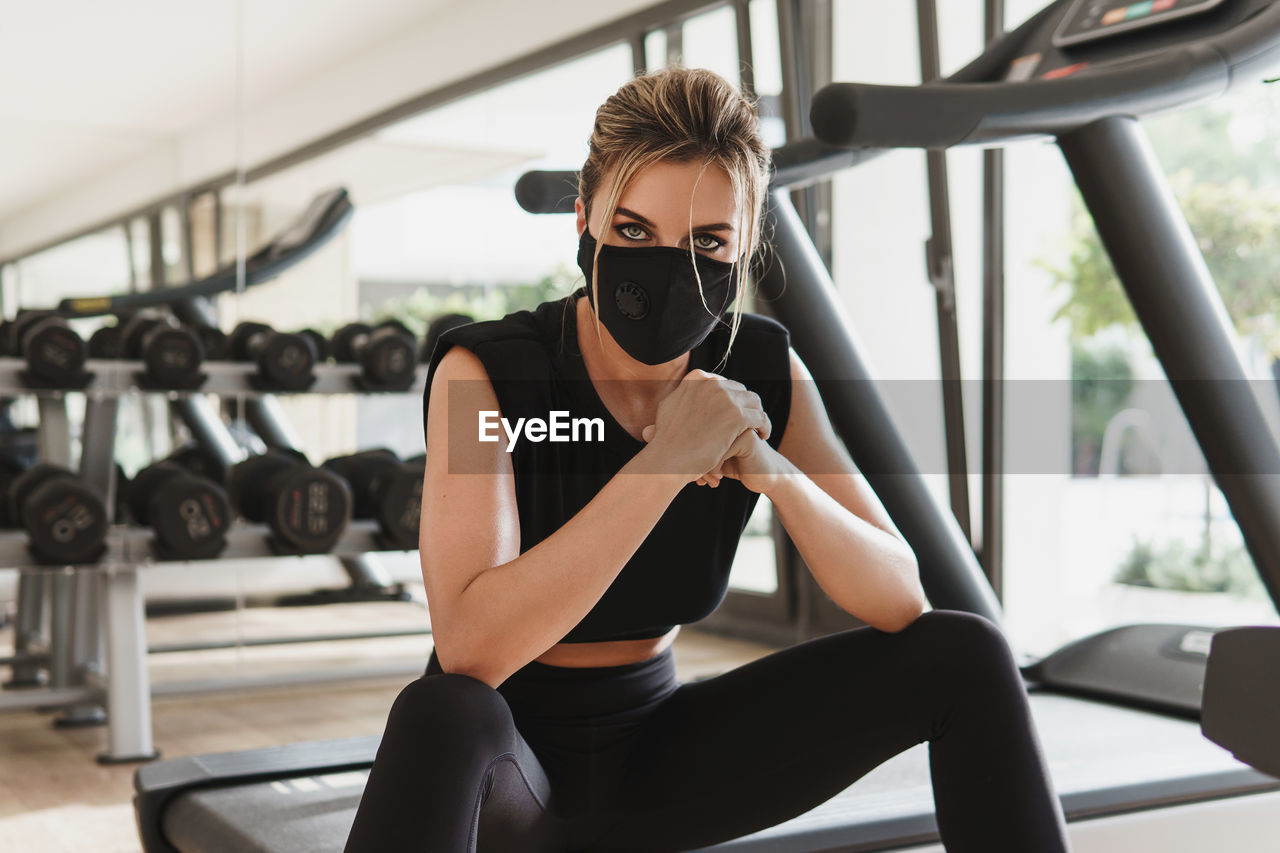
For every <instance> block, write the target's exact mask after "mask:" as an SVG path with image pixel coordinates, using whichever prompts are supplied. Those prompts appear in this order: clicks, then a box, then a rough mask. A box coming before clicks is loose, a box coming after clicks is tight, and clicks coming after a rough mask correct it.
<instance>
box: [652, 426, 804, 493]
mask: <svg viewBox="0 0 1280 853" xmlns="http://www.w3.org/2000/svg"><path fill="white" fill-rule="evenodd" d="M652 429H653V427H645V429H644V435H645V438H646V440H647V439H648V436H649V435H650V434H651V432H650V431H651V430H652ZM788 469H789V466H788V465H787V464H786V459H785V458H784V457H783V456H782V454H780V453H778V451H777V450H774V449H773V448H772V447H771V446H770V445H769V444H768V442H766V441H765V440H764V439H762V438H761V437H760V435H759V433H757V432H756V431H755V430H753V429H749V430H746V431H745V432H743V433H742V434H741V435H740V436H738V438H737V439H735V440H734V442H733V444H732V445H731V446H730V448H729V452H728V453H726V454H725V458H724V459H723V460H721V462H720V464H719V465H717V466H716V467H715V468H714V469H713V470H711V471H708V472H707V473H705V474H703V475H702V476H701V477H699V478H698V479H697V480H696V481H695V482H696V483H697V484H698V485H699V486H710V487H711V488H713V489H714V488H716V487H717V486H719V485H720V481H721V480H722V479H724V478H725V477H729V478H731V479H734V480H737V481H739V482H740V483H742V485H743V486H745V487H746V488H748V489H749V490H751V491H753V492H755V493H756V494H759V495H763V494H768V493H769V491H770V490H772V489H773V487H774V485H775V484H776V483H777V482H778V478H779V477H781V476H782V475H783V474H784V473H786V472H787V470H788ZM790 470H794V469H790Z"/></svg>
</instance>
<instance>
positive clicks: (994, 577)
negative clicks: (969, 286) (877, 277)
mask: <svg viewBox="0 0 1280 853" xmlns="http://www.w3.org/2000/svg"><path fill="white" fill-rule="evenodd" d="M984 11H985V20H984V28H983V29H984V31H985V32H984V35H985V36H986V41H987V44H992V43H994V42H996V41H997V40H998V39H999V38H1000V37H1001V36H1002V35H1003V34H1004V0H986V3H985V9H984ZM1004 223H1005V219H1004V151H1003V150H1001V149H991V150H987V151H984V152H982V237H983V239H982V377H983V382H982V548H981V550H980V551H979V559H980V560H981V561H982V570H983V571H984V572H986V574H987V580H988V581H990V582H991V588H992V589H993V590H995V593H996V596H997V597H998V598H999V599H1000V600H1001V601H1004V342H1005V341H1004V288H1005V280H1004V227H1005V226H1004Z"/></svg>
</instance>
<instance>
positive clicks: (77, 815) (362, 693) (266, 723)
mask: <svg viewBox="0 0 1280 853" xmlns="http://www.w3.org/2000/svg"><path fill="white" fill-rule="evenodd" d="M392 621H394V622H396V624H400V623H402V622H403V623H404V624H406V625H415V624H416V625H422V624H424V621H425V608H424V606H423V605H421V604H415V603H404V604H343V605H329V606H325V607H320V608H314V607H292V608H254V609H250V610H244V611H240V612H239V613H209V614H194V615H189V616H176V617H175V616H168V617H164V618H152V619H149V620H148V622H147V638H148V642H149V644H150V645H152V646H153V647H154V646H157V645H162V644H176V643H196V642H200V641H202V640H225V639H229V638H231V637H233V636H239V637H241V638H249V637H255V636H265V635H267V634H272V635H275V636H288V635H295V636H296V635H302V634H314V633H316V632H318V631H322V630H323V631H326V632H334V633H337V632H356V631H359V630H361V629H363V630H376V629H378V628H386V627H387V626H388V623H390V622H392ZM321 626H323V627H321ZM430 650H431V638H430V637H429V636H425V635H422V636H414V637H403V638H392V639H377V640H346V641H342V642H327V643H298V644H289V645H277V646H258V647H241V648H239V649H223V650H213V651H199V652H174V653H166V654H163V655H157V654H153V655H152V656H151V657H150V659H149V662H148V663H149V669H150V672H151V678H152V684H153V686H157V687H159V686H161V685H164V684H166V683H173V682H189V681H193V680H195V679H205V678H217V677H221V676H231V675H235V676H264V677H270V676H271V675H272V674H276V673H284V672H298V671H302V670H306V671H322V670H325V669H328V668H331V667H352V666H361V665H370V666H372V665H377V666H382V665H384V664H388V663H394V662H398V661H404V662H405V663H406V664H407V665H410V666H412V665H413V664H414V663H415V662H417V661H421V662H422V665H423V666H425V665H426V659H427V656H428V654H429V653H430ZM771 650H772V649H771V648H770V647H768V646H762V645H759V644H756V643H750V642H744V641H739V640H731V639H725V638H722V637H716V636H713V635H710V634H703V633H699V632H697V631H695V630H692V629H690V628H687V627H686V628H684V629H682V630H681V632H680V634H679V637H678V638H677V640H676V643H675V654H676V668H677V672H678V673H679V676H680V679H681V680H682V681H690V680H693V679H695V678H699V677H702V676H706V675H712V674H715V673H717V672H723V671H725V670H727V669H731V668H733V667H735V666H738V665H740V664H743V663H746V662H748V661H750V660H754V659H755V658H757V657H760V656H761V655H764V654H767V653H768V652H770V651H771ZM9 653H11V652H10V650H8V649H5V648H3V647H0V655H4V654H9ZM0 676H3V677H5V678H7V677H8V672H7V670H6V671H4V672H3V673H0ZM413 678H414V676H413V675H412V674H406V675H404V676H403V677H401V676H396V677H392V678H379V679H366V680H360V681H348V682H342V683H331V684H323V685H312V686H295V687H274V688H260V689H253V690H244V689H240V690H230V691H227V690H224V691H220V692H214V693H197V694H186V695H162V696H157V697H155V698H154V699H153V700H152V705H151V711H152V724H153V730H154V733H155V743H156V746H157V748H159V749H160V750H161V752H162V753H163V757H165V758H176V757H178V756H183V755H196V754H200V753H209V752H226V751H231V750H241V749H252V748H254V747H262V746H271V745H274V744H283V743H294V742H297V741H306V740H327V739H332V738H343V737H353V736H357V735H367V734H378V733H380V732H381V731H382V729H383V725H384V724H385V722H386V714H387V711H388V709H389V708H390V706H391V702H392V700H393V699H394V698H395V696H396V694H397V693H398V692H399V690H400V688H401V687H403V686H404V685H405V684H406V683H407V682H408V681H410V680H412V679H413ZM104 738H105V733H104V730H103V729H101V728H88V729H55V728H54V727H53V726H52V724H51V716H50V715H49V714H40V713H34V712H21V713H10V714H3V715H0V838H3V839H6V843H5V845H4V846H5V847H6V848H7V849H10V850H15V851H22V853H85V851H94V853H137V851H139V850H140V849H141V848H140V846H139V843H138V836H137V829H136V828H135V826H134V818H133V806H132V802H131V800H132V796H133V772H134V770H135V769H136V765H124V766H117V767H104V766H101V765H99V764H98V763H97V761H96V760H95V757H96V755H97V754H98V753H99V752H100V751H101V750H102V746H103V741H104Z"/></svg>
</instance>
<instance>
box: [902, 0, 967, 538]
mask: <svg viewBox="0 0 1280 853" xmlns="http://www.w3.org/2000/svg"><path fill="white" fill-rule="evenodd" d="M916 19H917V22H918V24H919V27H918V30H919V39H920V78H921V81H922V82H925V83H929V82H932V81H934V80H937V79H938V78H939V77H940V76H941V75H942V69H941V62H940V60H939V57H938V9H937V4H936V2H935V0H916ZM925 170H926V174H927V177H928V184H929V223H930V230H931V231H932V232H933V233H932V234H931V235H930V237H929V238H928V240H927V241H926V242H925V262H926V265H927V268H928V272H929V281H930V283H931V284H932V285H933V291H934V296H935V302H936V305H937V315H938V357H939V360H940V362H941V365H940V367H941V371H942V420H943V424H944V427H945V428H944V438H945V441H946V448H947V484H948V486H949V490H950V496H951V512H952V513H953V514H954V515H955V517H956V520H957V521H959V522H960V529H961V530H963V531H964V537H965V539H968V540H969V541H970V542H972V541H973V522H972V518H971V513H970V509H969V459H968V451H967V449H966V447H965V423H964V399H963V397H962V396H961V388H962V386H961V383H960V380H961V378H962V376H961V372H960V330H959V327H958V323H957V320H956V296H955V287H956V280H955V262H954V258H953V256H952V251H951V194H950V192H949V184H950V178H949V175H948V172H947V152H946V151H942V150H929V151H926V152H925Z"/></svg>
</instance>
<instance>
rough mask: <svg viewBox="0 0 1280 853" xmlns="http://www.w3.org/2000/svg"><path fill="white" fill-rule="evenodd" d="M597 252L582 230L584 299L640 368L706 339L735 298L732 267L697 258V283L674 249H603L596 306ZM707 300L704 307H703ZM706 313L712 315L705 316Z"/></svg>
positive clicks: (685, 258) (684, 256)
mask: <svg viewBox="0 0 1280 853" xmlns="http://www.w3.org/2000/svg"><path fill="white" fill-rule="evenodd" d="M595 251H596V241H595V238H594V237H592V236H591V231H590V230H588V229H585V228H584V229H583V231H582V239H581V241H580V242H579V244H578V266H579V267H580V268H581V269H582V274H583V275H585V276H586V277H587V299H588V300H589V301H590V302H591V304H592V306H593V307H595V308H596V310H597V313H599V315H600V321H601V322H602V323H604V327H605V328H606V329H608V330H609V334H611V335H613V338H614V340H616V341H617V342H618V345H619V346H620V347H622V349H623V350H624V351H626V353H627V355H629V356H631V357H632V358H634V359H635V360H636V361H640V362H643V363H645V364H662V363H664V362H667V361H671V360H672V359H674V358H677V357H679V356H680V355H682V354H684V353H686V352H688V351H689V350H691V349H693V348H694V347H696V346H697V345H698V344H700V343H702V342H703V341H704V340H706V339H707V336H708V335H710V334H711V330H712V329H714V328H715V327H716V324H717V323H719V322H720V319H721V318H722V317H723V316H724V314H725V312H726V311H727V310H728V309H729V304H730V303H731V302H732V301H733V297H734V295H735V294H736V293H737V290H738V287H737V279H738V272H737V266H736V265H734V264H730V263H728V262H726V261H717V260H715V259H714V258H708V257H705V256H704V255H698V256H697V258H698V260H697V271H698V277H700V278H701V279H702V295H699V293H698V281H697V279H696V278H695V277H694V264H693V262H692V261H691V260H690V258H689V252H688V251H687V250H685V249H677V248H675V247H674V246H643V247H636V248H626V247H623V246H602V247H601V248H600V279H599V281H598V282H597V283H596V285H597V287H598V288H599V291H600V304H599V305H598V306H597V305H596V302H595V298H594V297H593V296H592V293H591V290H592V288H591V262H592V258H593V256H594V255H595ZM703 296H705V297H706V306H705V307H704V306H703V304H702V299H703ZM707 309H710V310H711V311H713V312H715V313H714V314H709V313H707Z"/></svg>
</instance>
